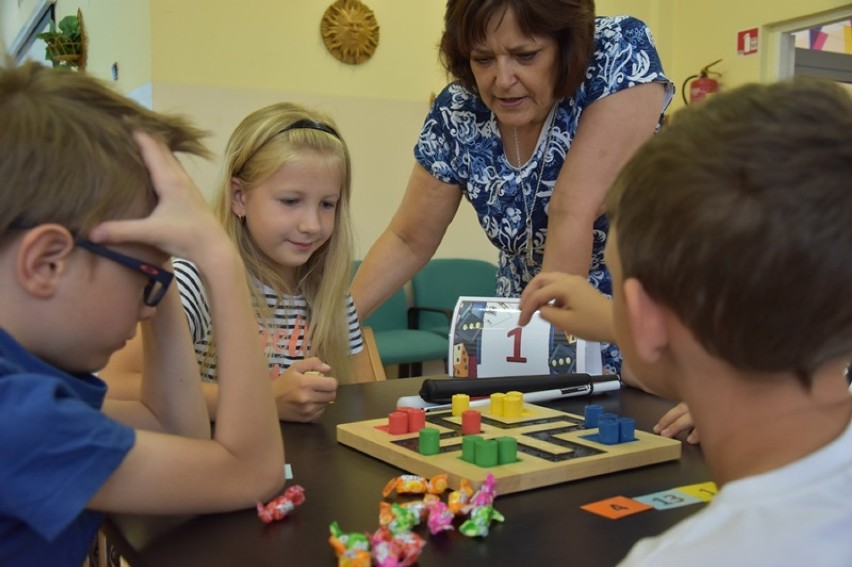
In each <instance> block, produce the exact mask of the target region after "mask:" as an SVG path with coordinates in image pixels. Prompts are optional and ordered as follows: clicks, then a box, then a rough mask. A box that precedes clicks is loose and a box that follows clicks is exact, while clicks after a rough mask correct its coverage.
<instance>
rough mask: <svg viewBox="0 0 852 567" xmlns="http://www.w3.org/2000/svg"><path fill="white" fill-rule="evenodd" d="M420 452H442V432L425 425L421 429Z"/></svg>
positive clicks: (428, 453) (434, 453)
mask: <svg viewBox="0 0 852 567" xmlns="http://www.w3.org/2000/svg"><path fill="white" fill-rule="evenodd" d="M419 446H420V454H421V455H437V454H438V453H440V452H441V432H440V431H438V430H437V429H435V428H434V427H424V428H423V429H421V430H420V443H419Z"/></svg>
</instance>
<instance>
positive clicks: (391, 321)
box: [353, 261, 449, 378]
mask: <svg viewBox="0 0 852 567" xmlns="http://www.w3.org/2000/svg"><path fill="white" fill-rule="evenodd" d="M359 264H360V262H358V261H356V262H355V266H354V270H357V269H358V265H359ZM354 270H353V273H354ZM361 325H362V326H364V327H370V328H372V329H373V334H374V336H375V339H376V347H377V349H378V351H379V357H380V358H381V360H382V364H383V365H384V366H389V365H392V364H398V365H399V376H400V377H401V378H405V377H409V376H419V375H420V374H421V373H422V368H423V365H422V363H423V362H425V361H429V360H443V361H444V365H445V366H446V361H447V353H448V352H449V342H448V340H447V337H446V336H444V337H439V336H437V335H436V334H435V333H430V332H428V331H423V330H418V329H410V328H409V327H408V299H407V298H406V294H405V289H404V288H401V289H399V290H397V291H396V293H394V294H393V295H392V296H391V297H390V298H389V299H388V300H387V301H385V302H384V303H382V304H381V305H380V306H379V307H378V309H376V310H375V311H374V312H373V313H372V314H371V315H370V316H369V317H367V318H366V319H365V320H364V321H362V322H361Z"/></svg>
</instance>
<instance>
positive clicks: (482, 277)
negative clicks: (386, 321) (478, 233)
mask: <svg viewBox="0 0 852 567" xmlns="http://www.w3.org/2000/svg"><path fill="white" fill-rule="evenodd" d="M411 287H412V291H413V296H414V297H413V306H412V307H411V310H410V311H409V313H410V318H409V327H411V328H413V329H420V330H423V331H429V332H430V333H434V334H436V335H438V336H440V337H442V338H444V339H446V340H447V341H448V345H449V335H450V322H451V321H452V318H453V310H454V309H455V307H456V302H457V301H458V299H459V297H462V296H474V297H494V293H495V291H496V288H497V266H495V265H494V264H492V263H490V262H486V261H484V260H474V259H468V258H435V259H432V260H430V261H429V262H427V263H426V265H425V266H423V268H422V269H421V270H420V271H419V272H417V274H415V276H414V277H413V278H412V279H411Z"/></svg>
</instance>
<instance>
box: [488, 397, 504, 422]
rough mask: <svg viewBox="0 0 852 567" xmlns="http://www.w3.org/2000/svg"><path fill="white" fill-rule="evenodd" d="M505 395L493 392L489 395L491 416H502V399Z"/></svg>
mask: <svg viewBox="0 0 852 567" xmlns="http://www.w3.org/2000/svg"><path fill="white" fill-rule="evenodd" d="M505 397H506V394H503V393H501V392H495V393H493V394H491V408H490V409H491V415H498V416H499V415H503V399H504V398H505Z"/></svg>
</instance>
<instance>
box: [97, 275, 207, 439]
mask: <svg viewBox="0 0 852 567" xmlns="http://www.w3.org/2000/svg"><path fill="white" fill-rule="evenodd" d="M125 349H126V350H127V352H124V351H122V352H121V353H120V354H119V353H117V355H116V356H114V357H113V358H115V359H116V360H115V361H113V360H112V359H111V360H110V365H108V366H107V368H105V369H104V370H103V371H102V372H101V373H100V374H101V376H102V377H103V378H104V380H106V381H107V383H108V384H109V385H110V389H113V385H115V387H116V388H117V389H119V390H120V392H117V393H116V394H123V395H124V396H125V397H124V399H123V400H117V399H115V398H116V397H117V396H116V395H114V396H111V397H110V398H108V399H107V400H106V401H105V402H104V411H105V412H106V413H107V414H109V415H110V416H112V417H113V418H115V419H117V420H118V421H121V422H122V423H125V424H127V425H130V426H131V427H135V428H138V429H149V430H153V431H162V432H165V433H174V434H177V435H185V436H189V437H202V438H209V437H210V416H209V414H208V411H207V407H206V404H205V400H204V397H203V395H202V393H201V391H200V390H199V387H198V382H199V378H198V375H199V372H198V364H197V363H196V360H195V353H194V351H193V348H192V342H191V340H190V337H189V331H188V329H187V327H186V322H185V319H184V316H183V308H182V307H181V304H180V298H179V296H178V293H177V289H176V288H174V287H173V288H171V289H170V290H169V291H168V293H166V296H165V297H164V298H163V301H162V302H161V303H160V305H159V306H158V307H157V312H156V314H155V315H154V317H153V318H152V319H150V320H148V321H143V322H142V323H141V324H140V325H139V327H138V332H137V334H136V337H134V339H133V341H131V342H130V343H128V345H126V346H125ZM140 351H141V352H140ZM122 365H124V367H125V370H126V372H123V373H119V372H118V371H117V370H113V369H115V368H116V367H118V368H120V367H121V366H122ZM110 366H112V367H113V369H111V368H110Z"/></svg>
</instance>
